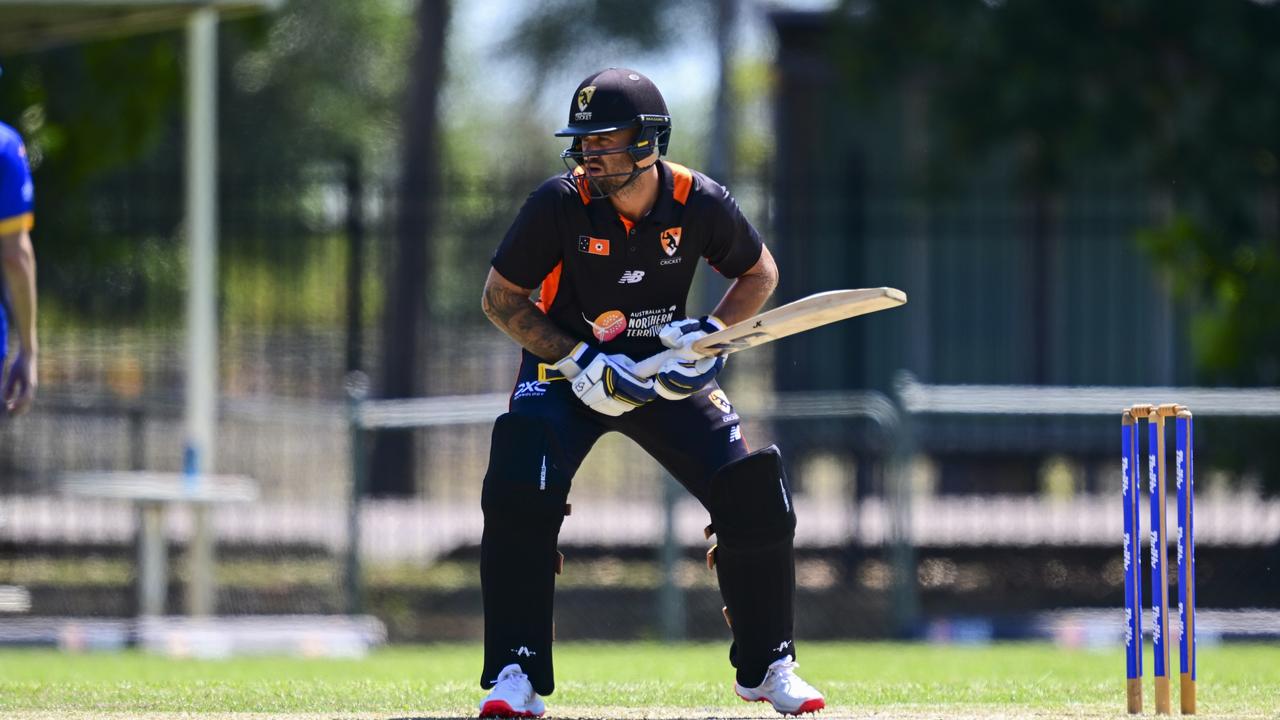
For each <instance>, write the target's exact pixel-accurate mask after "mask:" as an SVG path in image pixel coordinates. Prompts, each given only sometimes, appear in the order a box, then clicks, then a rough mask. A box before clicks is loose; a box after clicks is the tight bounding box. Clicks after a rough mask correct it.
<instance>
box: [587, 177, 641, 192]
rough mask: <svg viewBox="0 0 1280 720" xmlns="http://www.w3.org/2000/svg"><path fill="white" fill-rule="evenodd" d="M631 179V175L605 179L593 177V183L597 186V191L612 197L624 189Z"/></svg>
mask: <svg viewBox="0 0 1280 720" xmlns="http://www.w3.org/2000/svg"><path fill="white" fill-rule="evenodd" d="M630 179H631V175H630V174H627V175H609V176H605V177H599V176H597V177H593V178H591V182H592V183H594V184H595V186H596V191H597V192H599V193H600V194H602V195H612V194H614V193H616V192H618V191H619V190H620V189H622V186H623V185H625V184H627V181H628V180H630Z"/></svg>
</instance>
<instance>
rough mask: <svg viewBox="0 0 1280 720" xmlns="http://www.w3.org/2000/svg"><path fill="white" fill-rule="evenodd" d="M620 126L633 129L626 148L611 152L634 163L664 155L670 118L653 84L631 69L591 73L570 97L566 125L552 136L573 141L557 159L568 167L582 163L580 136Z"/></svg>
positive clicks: (611, 69) (664, 102) (619, 128)
mask: <svg viewBox="0 0 1280 720" xmlns="http://www.w3.org/2000/svg"><path fill="white" fill-rule="evenodd" d="M624 128H637V129H638V130H639V131H638V132H637V133H636V137H635V139H634V140H632V141H631V144H630V145H628V146H627V147H625V148H622V149H619V150H616V151H613V152H626V153H628V154H630V156H631V159H632V160H633V161H635V162H639V161H641V160H643V159H645V158H647V157H649V156H650V155H652V154H653V153H654V152H655V151H656V152H657V153H658V154H659V155H665V154H666V152H667V142H668V140H669V139H670V137H671V115H670V113H668V112H667V103H666V101H665V100H663V99H662V93H660V92H658V87H657V86H656V85H654V84H653V81H651V80H650V79H649V78H647V77H645V76H644V75H641V74H640V73H638V72H636V71H634V70H628V69H626V68H608V69H607V70H601V71H600V72H597V73H592V74H591V75H589V76H588V77H587V79H586V80H583V81H582V82H581V83H579V85H578V89H577V90H576V91H575V92H574V93H573V99H572V100H571V101H570V103H569V124H568V125H566V126H565V127H564V128H562V129H561V130H560V131H559V132H557V133H556V137H569V138H573V142H572V143H571V144H570V145H569V147H568V148H567V149H566V150H565V151H564V152H563V153H561V154H560V156H561V158H563V159H564V161H565V164H566V165H569V166H570V167H571V168H572V167H573V165H577V164H581V162H582V158H583V152H582V138H583V137H584V136H587V135H596V134H599V133H607V132H613V131H615V130H622V129H624ZM571 163H572V164H571Z"/></svg>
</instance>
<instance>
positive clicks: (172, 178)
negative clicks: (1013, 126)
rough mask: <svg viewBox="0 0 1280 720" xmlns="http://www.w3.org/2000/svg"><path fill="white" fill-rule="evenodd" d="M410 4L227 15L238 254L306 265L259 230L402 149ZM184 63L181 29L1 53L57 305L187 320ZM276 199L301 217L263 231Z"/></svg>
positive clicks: (102, 314) (296, 2) (334, 0)
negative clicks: (317, 188) (335, 181)
mask: <svg viewBox="0 0 1280 720" xmlns="http://www.w3.org/2000/svg"><path fill="white" fill-rule="evenodd" d="M405 13H406V8H405V7H404V5H403V3H400V2H397V0H365V1H362V2H348V1H347V0H291V1H290V2H288V3H286V4H285V6H284V7H283V8H282V9H281V10H280V11H279V12H277V13H274V14H272V15H270V16H257V17H253V18H249V19H244V20H238V21H233V22H224V23H222V24H221V26H220V28H219V58H218V59H219V83H220V87H219V118H218V120H219V140H220V142H221V153H220V156H219V170H220V178H221V180H222V198H221V200H222V205H223V213H222V218H223V228H222V231H223V232H222V235H223V240H224V243H223V252H224V259H226V258H225V256H226V254H227V253H231V254H232V255H233V256H234V257H241V258H243V257H248V258H249V259H250V260H252V261H255V262H258V261H266V262H269V263H270V264H271V265H273V268H274V270H275V271H278V272H291V271H297V272H301V271H303V269H304V265H303V263H300V262H298V255H297V253H296V252H284V251H280V250H281V248H278V247H275V249H274V250H273V249H271V248H273V247H274V246H273V245H271V244H270V243H265V242H259V241H258V239H260V238H262V237H264V235H265V234H266V233H268V232H270V233H276V234H278V235H280V236H282V237H284V238H287V236H288V231H289V230H290V229H297V228H291V226H290V224H292V225H300V224H301V223H303V222H304V220H305V217H304V213H303V212H302V211H301V208H300V205H301V203H300V202H299V196H298V187H299V186H300V185H302V184H303V183H302V182H301V181H302V180H303V179H304V178H305V177H306V176H307V174H308V173H309V172H312V171H314V169H315V167H316V165H317V164H324V163H330V164H332V163H334V162H335V161H337V160H340V159H342V158H343V157H345V156H348V155H355V156H359V157H362V158H366V159H369V160H372V161H374V162H377V161H379V160H380V159H383V158H387V157H389V156H390V154H391V150H392V148H393V146H394V142H395V135H396V128H397V127H398V117H399V98H400V89H401V88H402V87H403V84H404V80H405V78H404V71H403V69H402V68H403V64H404V58H405V50H406V48H407V46H408V41H409V34H410V28H409V27H408V25H409V23H407V19H406V15H405ZM184 63H185V35H184V33H183V32H182V31H181V30H174V31H170V32H164V33H156V34H149V35H141V36H134V37H128V38H122V39H116V40H110V41H101V42H94V43H89V44H85V45H80V46H73V47H65V48H58V49H54V50H49V51H45V52H39V53H32V54H29V55H21V56H14V57H6V58H0V66H3V68H4V71H5V72H4V75H3V76H0V119H3V120H5V121H6V122H9V123H11V124H13V125H14V126H16V127H17V128H18V129H19V130H20V131H21V132H22V133H23V135H24V137H25V138H26V140H27V143H28V146H29V149H30V150H31V156H32V160H33V165H34V166H35V167H34V170H35V180H36V194H37V230H36V242H37V245H38V248H39V250H38V252H39V255H40V260H41V286H42V288H41V289H42V295H44V296H45V297H47V298H49V299H50V303H48V304H46V305H45V309H47V310H53V311H55V313H54V314H55V315H56V314H57V311H58V310H68V311H70V312H72V313H73V314H86V313H88V314H92V315H93V316H94V317H95V318H98V319H105V318H118V319H125V318H129V317H136V316H138V315H139V314H146V315H148V316H151V315H155V314H156V313H158V314H159V315H160V316H161V317H167V318H169V319H176V318H177V317H178V316H179V313H180V311H181V308H182V303H181V290H180V287H181V285H182V283H183V278H182V272H181V262H180V256H181V236H180V233H179V227H180V223H181V218H182V208H183V183H182V167H183V164H184V162H185V158H184V153H183V145H182V137H183V133H184V118H183V99H184V94H183V93H184V82H185V78H184ZM266 209H280V212H278V213H276V214H275V215H273V217H285V218H288V219H289V220H288V222H287V223H285V225H283V226H281V225H280V224H279V223H278V222H273V226H272V227H271V228H270V229H269V230H268V229H266V228H264V227H261V225H262V223H263V221H264V218H265V217H266V215H265V213H266V212H267V210H266ZM255 223H257V225H258V226H256V227H255V226H254V224H255ZM248 236H255V239H253V240H252V241H248V242H246V241H245V238H246V237H248ZM280 244H281V243H275V245H280ZM254 258H256V259H254Z"/></svg>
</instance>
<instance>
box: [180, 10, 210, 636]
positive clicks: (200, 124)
mask: <svg viewBox="0 0 1280 720" xmlns="http://www.w3.org/2000/svg"><path fill="white" fill-rule="evenodd" d="M217 67H218V11H217V9H216V8H214V7H212V6H205V7H202V8H200V9H199V10H196V11H195V12H193V13H192V14H191V18H190V20H188V23H187V168H186V172H187V188H186V189H187V198H186V200H187V217H186V230H187V242H188V247H189V253H188V257H187V278H188V283H189V288H188V293H189V294H188V298H187V407H186V431H187V441H186V449H185V453H184V458H183V469H184V471H185V472H186V473H187V474H188V476H189V477H190V478H191V481H192V482H193V483H194V482H198V478H199V477H200V476H201V475H202V474H208V473H212V472H213V470H214V465H215V458H214V442H215V440H214V438H215V424H216V422H217V412H218V409H217V393H218V335H217V333H218V324H217V323H218V319H217V308H216V304H215V301H216V297H217V276H218V268H217V258H218V254H217V219H218V196H217V194H218V184H217V175H218V170H217V113H218V107H217ZM193 512H194V514H195V530H194V533H193V535H192V538H191V547H190V556H189V557H190V563H191V565H190V569H191V581H190V584H189V585H188V588H187V612H188V614H190V615H195V616H200V615H210V614H212V613H213V612H214V609H215V608H214V581H213V533H212V531H211V528H210V522H209V517H208V513H209V510H208V508H207V507H205V506H204V505H203V504H200V505H196V506H194V508H193Z"/></svg>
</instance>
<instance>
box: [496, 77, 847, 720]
mask: <svg viewBox="0 0 1280 720" xmlns="http://www.w3.org/2000/svg"><path fill="white" fill-rule="evenodd" d="M556 135H557V136H558V137H566V138H569V143H570V144H569V147H568V149H566V150H565V151H564V152H563V153H562V158H563V159H564V161H565V165H566V166H567V167H568V172H565V173H563V174H561V175H557V176H555V177H552V178H551V179H549V180H547V181H546V182H544V183H542V185H541V186H539V187H538V188H537V189H536V190H534V191H533V193H532V194H531V195H529V198H528V199H527V200H526V201H525V204H524V207H523V208H521V210H520V213H519V215H517V217H516V219H515V222H514V223H512V225H511V228H510V229H509V230H508V231H507V234H506V237H505V238H503V240H502V243H501V244H500V245H499V246H498V249H497V251H496V252H495V253H494V256H493V260H492V268H491V269H490V270H489V276H488V278H487V279H486V281H485V286H484V298H483V306H484V311H485V314H486V315H488V317H489V319H490V320H492V321H493V323H494V324H495V325H497V326H498V327H499V328H500V329H501V330H502V331H503V332H505V333H506V334H507V335H509V336H510V337H511V339H513V340H515V341H516V343H518V344H519V345H520V347H521V348H522V362H521V365H520V372H519V376H518V378H517V381H516V385H515V388H514V390H513V391H512V394H511V402H510V410H509V412H507V413H505V414H503V415H501V416H499V417H498V419H497V421H496V422H495V423H494V428H493V441H492V446H491V448H490V454H489V467H488V470H487V472H486V474H485V477H484V487H483V491H482V500H481V504H482V508H483V511H484V535H483V539H482V540H481V550H480V578H481V586H482V590H483V595H484V620H485V647H484V668H483V671H482V674H481V678H480V681H481V685H482V686H483V687H484V688H486V689H489V694H488V696H487V697H486V698H485V699H484V700H483V701H482V702H481V703H480V715H481V717H539V716H541V715H542V714H543V713H544V712H545V704H544V703H543V700H542V697H541V696H546V695H550V694H551V693H552V691H553V690H554V689H555V679H554V675H553V670H552V604H553V596H554V593H555V575H556V572H557V568H558V566H559V559H560V555H559V552H558V551H557V549H556V539H557V536H558V535H559V532H560V525H561V523H562V522H563V521H564V517H565V515H566V514H567V511H566V510H567V505H566V501H567V499H568V496H569V487H570V485H571V482H572V480H573V476H574V474H575V473H576V472H577V470H578V466H579V465H580V464H581V462H582V460H583V458H584V457H585V456H586V454H587V452H588V451H589V450H590V449H591V446H592V445H593V444H594V443H595V442H596V440H597V439H598V438H599V437H600V436H601V435H603V434H604V433H606V432H611V431H614V432H620V433H622V434H624V435H626V436H627V437H629V438H631V439H632V440H634V441H635V442H637V443H639V444H640V446H641V447H642V448H644V449H645V450H646V451H647V452H648V453H649V454H650V455H652V456H653V457H654V458H655V459H657V461H658V462H660V463H662V465H663V466H664V467H666V469H667V470H668V471H669V472H670V473H671V474H672V475H673V476H674V477H675V478H676V479H677V480H678V481H679V482H680V483H681V484H682V485H683V486H684V487H685V488H686V489H687V490H688V491H689V492H690V493H692V494H693V496H694V497H696V498H697V499H698V500H699V501H700V502H701V503H702V505H703V506H704V507H705V508H706V509H707V512H708V513H709V514H710V517H711V528H710V529H711V531H712V532H714V534H715V537H716V543H717V545H716V547H715V548H714V549H713V551H712V553H713V554H712V557H713V560H714V562H715V570H716V574H717V578H718V580H719V583H720V593H721V595H722V597H723V599H724V604H725V616H726V619H727V620H728V621H729V623H730V627H731V628H732V631H733V644H732V645H731V646H730V649H729V662H730V663H731V664H732V665H733V667H734V668H736V678H735V680H736V682H735V684H734V690H735V691H736V692H737V694H738V695H739V696H741V697H742V698H743V699H744V700H748V701H760V702H768V703H770V704H771V705H772V706H773V707H774V709H776V710H777V711H778V712H780V713H784V714H797V715H798V714H801V713H807V712H812V711H815V710H819V709H821V708H822V707H824V700H823V697H822V694H821V693H819V692H818V691H817V690H815V689H814V688H813V687H812V686H811V685H809V683H807V682H805V681H804V680H802V679H800V677H799V676H798V675H796V668H797V663H796V661H795V660H796V648H795V642H794V638H793V637H792V619H793V614H794V612H793V608H792V602H793V598H794V595H795V560H794V552H793V540H794V537H795V526H796V516H795V510H794V508H793V504H792V499H791V489H790V485H789V483H788V481H787V476H786V472H785V471H784V469H783V463H782V456H781V453H780V452H779V451H778V449H777V448H776V447H772V446H771V447H767V448H763V449H760V450H756V451H755V452H751V451H750V450H749V449H748V448H747V446H746V443H745V441H744V440H743V439H742V429H741V419H740V418H739V416H738V414H737V413H736V412H734V409H733V406H732V405H731V404H730V402H729V399H728V398H727V397H726V396H725V393H724V391H723V390H721V389H720V388H719V386H718V385H717V384H716V380H715V378H716V374H717V373H719V372H720V370H721V369H722V368H723V367H724V359H723V358H706V357H702V356H700V355H698V354H696V353H695V352H693V350H692V349H691V345H692V344H693V342H694V341H696V340H698V339H699V338H701V337H703V336H705V335H706V334H708V333H710V332H714V331H715V330H718V329H721V328H723V327H725V326H726V325H727V324H733V323H737V322H739V321H742V320H745V319H747V318H749V317H751V316H753V315H755V314H756V313H758V312H759V310H760V308H761V307H762V306H763V305H764V303H765V301H766V300H767V299H768V297H769V295H770V294H771V293H772V292H773V289H774V288H775V287H776V286H777V282H778V270H777V267H776V266H775V264H774V261H773V257H772V255H771V254H770V253H769V250H768V249H767V248H766V247H765V246H764V244H763V243H762V242H761V239H760V235H759V233H758V232H756V229H755V228H754V227H752V226H751V223H749V222H747V219H746V218H745V217H743V215H742V212H741V211H740V210H739V209H738V205H737V203H736V202H735V201H734V199H733V198H732V197H731V196H730V195H729V192H728V191H727V190H725V188H724V187H722V186H721V185H719V184H717V183H716V182H715V181H714V180H712V179H711V178H709V177H707V176H706V175H703V174H702V173H699V172H696V171H693V170H690V169H689V168H686V167H684V166H682V165H677V164H676V163H673V162H669V161H667V160H664V159H662V156H663V155H664V154H665V153H666V150H667V143H668V141H669V140H670V136H671V116H670V114H669V113H668V112H667V105H666V102H665V101H664V100H663V99H662V95H661V94H660V93H659V92H658V88H657V87H655V86H654V84H653V83H652V82H650V81H649V79H648V78H646V77H644V76H643V75H641V74H640V73H637V72H635V71H633V70H627V69H623V68H609V69H607V70H603V71H600V72H597V73H593V74H592V75H591V76H589V77H588V78H587V79H586V80H583V81H582V83H581V84H580V85H579V86H578V88H577V90H575V91H574V93H573V97H572V98H571V99H570V102H569V118H568V124H567V125H566V126H565V127H564V128H563V129H561V130H560V131H559V132H557V133H556ZM701 260H706V261H707V262H708V263H709V264H710V265H711V266H712V267H713V268H715V269H716V271H718V272H719V273H720V274H721V275H724V276H725V277H727V278H733V284H732V285H731V286H730V287H729V289H728V290H727V291H726V292H725V294H724V297H723V298H721V299H720V302H719V304H718V305H717V306H716V308H715V310H714V311H712V313H711V314H710V315H703V316H700V317H688V316H687V315H686V309H685V302H686V300H687V297H688V293H689V287H690V285H691V284H692V281H693V275H694V270H695V269H696V268H697V266H698V265H699V261H701ZM535 290H537V291H538V295H537V299H536V300H535V299H534V291H535ZM667 348H671V349H676V350H679V351H683V352H682V353H679V354H678V356H677V357H676V358H673V359H672V360H670V361H668V362H667V363H666V364H665V365H664V366H663V367H662V369H661V371H660V372H658V373H657V375H655V376H654V377H652V378H646V377H638V376H636V374H634V373H633V371H632V368H633V367H634V363H635V361H637V360H641V359H644V358H646V357H649V356H652V355H654V354H655V353H658V352H661V351H663V350H665V349H667Z"/></svg>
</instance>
